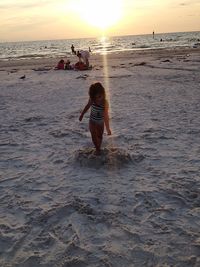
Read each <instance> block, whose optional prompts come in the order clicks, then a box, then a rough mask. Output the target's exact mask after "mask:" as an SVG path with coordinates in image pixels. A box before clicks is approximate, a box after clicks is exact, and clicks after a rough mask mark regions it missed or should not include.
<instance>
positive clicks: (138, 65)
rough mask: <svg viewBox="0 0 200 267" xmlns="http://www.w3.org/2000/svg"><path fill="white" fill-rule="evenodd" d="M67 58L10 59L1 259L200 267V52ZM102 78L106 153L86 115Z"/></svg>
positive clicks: (5, 264)
mask: <svg viewBox="0 0 200 267" xmlns="http://www.w3.org/2000/svg"><path fill="white" fill-rule="evenodd" d="M72 61H75V58H72ZM56 63H57V59H48V60H34V61H30V60H26V61H14V62H13V61H10V62H0V80H1V84H0V172H1V173H0V175H1V176H0V266H1V267H142V266H145V267H174V266H176V267H199V266H200V50H198V49H192V50H191V49H175V50H169V51H166V50H156V51H145V52H141V51H138V52H127V53H121V54H119V55H117V54H110V55H108V56H107V57H105V56H104V57H103V56H97V55H92V57H91V64H92V65H93V69H92V70H91V71H84V72H78V71H55V70H53V67H54V66H55V65H56ZM74 63H75V62H74ZM24 75H25V79H20V77H22V76H24ZM94 81H100V82H102V83H103V84H104V85H105V86H106V87H107V94H108V97H109V100H110V107H111V110H110V117H111V125H112V131H113V135H112V136H111V137H107V136H106V135H105V136H104V141H103V151H102V155H101V156H100V157H96V156H94V155H93V148H92V143H91V139H90V134H89V131H88V115H87V116H86V117H85V118H84V119H83V121H82V122H81V123H80V122H79V121H78V117H79V114H80V110H81V109H82V108H83V106H84V105H85V104H86V101H87V99H88V87H89V85H90V84H91V83H92V82H94Z"/></svg>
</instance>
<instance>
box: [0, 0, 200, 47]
mask: <svg viewBox="0 0 200 267" xmlns="http://www.w3.org/2000/svg"><path fill="white" fill-rule="evenodd" d="M153 30H154V31H155V33H163V32H177V31H199V30H200V0H97V1H95V0H93V1H92V0H0V41H1V42H2V41H25V40H45V39H70V38H82V37H98V36H100V35H101V34H102V32H104V33H105V34H106V35H110V36H116V35H134V34H146V33H152V31H153Z"/></svg>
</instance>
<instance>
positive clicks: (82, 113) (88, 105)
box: [79, 99, 92, 121]
mask: <svg viewBox="0 0 200 267" xmlns="http://www.w3.org/2000/svg"><path fill="white" fill-rule="evenodd" d="M91 104H92V103H91V100H90V99H89V101H88V103H87V105H86V106H85V107H84V109H83V111H82V112H81V115H80V117H79V121H82V119H83V116H84V114H85V113H86V112H87V111H88V109H89V108H90V107H91Z"/></svg>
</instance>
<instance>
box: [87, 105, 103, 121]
mask: <svg viewBox="0 0 200 267" xmlns="http://www.w3.org/2000/svg"><path fill="white" fill-rule="evenodd" d="M104 109H105V105H96V104H95V103H92V105H91V112H90V121H92V122H94V123H98V124H102V123H104Z"/></svg>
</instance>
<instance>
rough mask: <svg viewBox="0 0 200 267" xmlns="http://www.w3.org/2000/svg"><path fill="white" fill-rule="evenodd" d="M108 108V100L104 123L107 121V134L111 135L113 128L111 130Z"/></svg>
mask: <svg viewBox="0 0 200 267" xmlns="http://www.w3.org/2000/svg"><path fill="white" fill-rule="evenodd" d="M108 108H109V106H108V103H107V102H106V105H105V111H104V123H105V126H106V131H107V134H108V135H111V134H112V133H111V130H110V123H109V115H108Z"/></svg>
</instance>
